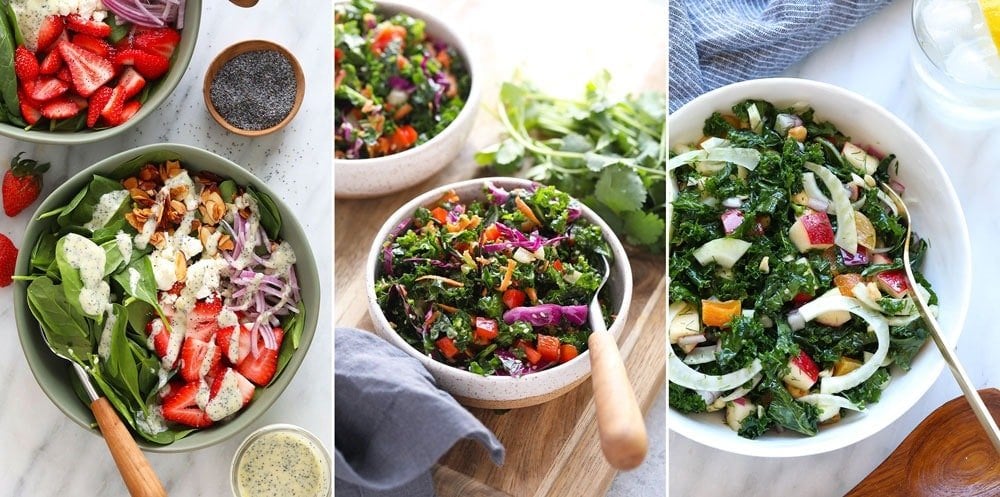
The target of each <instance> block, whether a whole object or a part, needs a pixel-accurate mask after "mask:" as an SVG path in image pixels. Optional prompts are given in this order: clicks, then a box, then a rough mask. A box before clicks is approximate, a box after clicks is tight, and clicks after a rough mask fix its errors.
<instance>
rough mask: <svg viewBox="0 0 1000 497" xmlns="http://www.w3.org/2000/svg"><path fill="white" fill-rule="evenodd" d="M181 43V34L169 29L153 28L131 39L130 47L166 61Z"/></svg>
mask: <svg viewBox="0 0 1000 497" xmlns="http://www.w3.org/2000/svg"><path fill="white" fill-rule="evenodd" d="M180 42H181V34H180V33H178V32H177V31H176V30H173V29H171V28H155V29H149V30H145V31H142V32H139V33H137V34H136V35H135V37H134V38H133V39H132V46H133V47H135V48H138V49H140V50H144V51H146V52H149V53H155V54H157V55H161V56H163V57H165V58H167V59H169V58H170V56H172V55H173V54H174V49H176V48H177V44H178V43H180Z"/></svg>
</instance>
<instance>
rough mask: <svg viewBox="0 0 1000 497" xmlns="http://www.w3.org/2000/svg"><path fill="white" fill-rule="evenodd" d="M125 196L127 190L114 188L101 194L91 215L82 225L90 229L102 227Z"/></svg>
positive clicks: (126, 196)
mask: <svg viewBox="0 0 1000 497" xmlns="http://www.w3.org/2000/svg"><path fill="white" fill-rule="evenodd" d="M126 198H128V190H115V191H111V192H108V193H105V194H104V195H101V199H100V200H98V202H97V206H96V207H94V214H93V216H92V217H91V219H90V221H88V222H87V223H86V224H84V225H83V227H84V228H87V229H88V230H90V231H96V230H99V229H101V228H103V227H104V225H106V224H108V221H110V220H111V216H114V215H115V213H116V212H118V209H119V208H120V207H121V206H122V202H124V201H125V199H126Z"/></svg>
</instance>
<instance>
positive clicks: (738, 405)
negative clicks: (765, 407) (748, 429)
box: [726, 397, 757, 431]
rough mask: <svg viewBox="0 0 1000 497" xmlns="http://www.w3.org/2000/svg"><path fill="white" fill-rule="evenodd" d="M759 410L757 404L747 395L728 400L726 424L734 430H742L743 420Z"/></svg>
mask: <svg viewBox="0 0 1000 497" xmlns="http://www.w3.org/2000/svg"><path fill="white" fill-rule="evenodd" d="M756 412H757V406H756V405H754V403H753V402H750V400H749V399H747V398H746V397H740V398H738V399H733V400H732V401H729V402H726V424H727V425H729V427H730V428H732V429H733V431H740V425H742V424H743V420H744V419H746V418H747V417H748V416H750V415H751V414H755V413H756Z"/></svg>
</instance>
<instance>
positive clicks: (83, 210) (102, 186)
mask: <svg viewBox="0 0 1000 497" xmlns="http://www.w3.org/2000/svg"><path fill="white" fill-rule="evenodd" d="M122 189H123V188H122V185H121V184H119V183H118V181H116V180H113V179H109V178H105V177H104V176H100V175H97V174H95V175H94V178H93V179H92V180H90V183H89V184H88V185H87V187H86V188H85V189H83V190H81V191H80V193H78V194H77V195H76V196H75V197H73V200H71V201H70V202H69V203H68V204H66V207H63V210H62V212H61V213H60V214H59V217H58V218H57V220H58V222H59V226H61V227H64V228H65V227H67V226H83V225H84V224H86V223H88V222H90V220H91V219H92V218H93V217H94V209H95V208H96V207H97V204H98V203H99V202H100V201H101V196H102V195H104V194H105V193H110V192H113V191H118V190H122ZM123 203H124V202H123Z"/></svg>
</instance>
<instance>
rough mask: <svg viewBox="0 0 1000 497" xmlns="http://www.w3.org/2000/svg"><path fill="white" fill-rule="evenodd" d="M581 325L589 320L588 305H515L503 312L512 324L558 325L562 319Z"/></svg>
mask: <svg viewBox="0 0 1000 497" xmlns="http://www.w3.org/2000/svg"><path fill="white" fill-rule="evenodd" d="M563 319H565V320H566V322H568V323H570V324H572V325H575V326H580V325H582V324H583V323H585V322H586V321H587V306H585V305H558V304H539V305H536V306H531V307H515V308H513V309H511V310H509V311H507V312H505V313H503V321H504V322H505V323H507V324H512V323H514V322H516V321H524V322H526V323H530V324H531V325H532V326H556V325H558V324H559V323H560V321H561V320H563Z"/></svg>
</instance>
